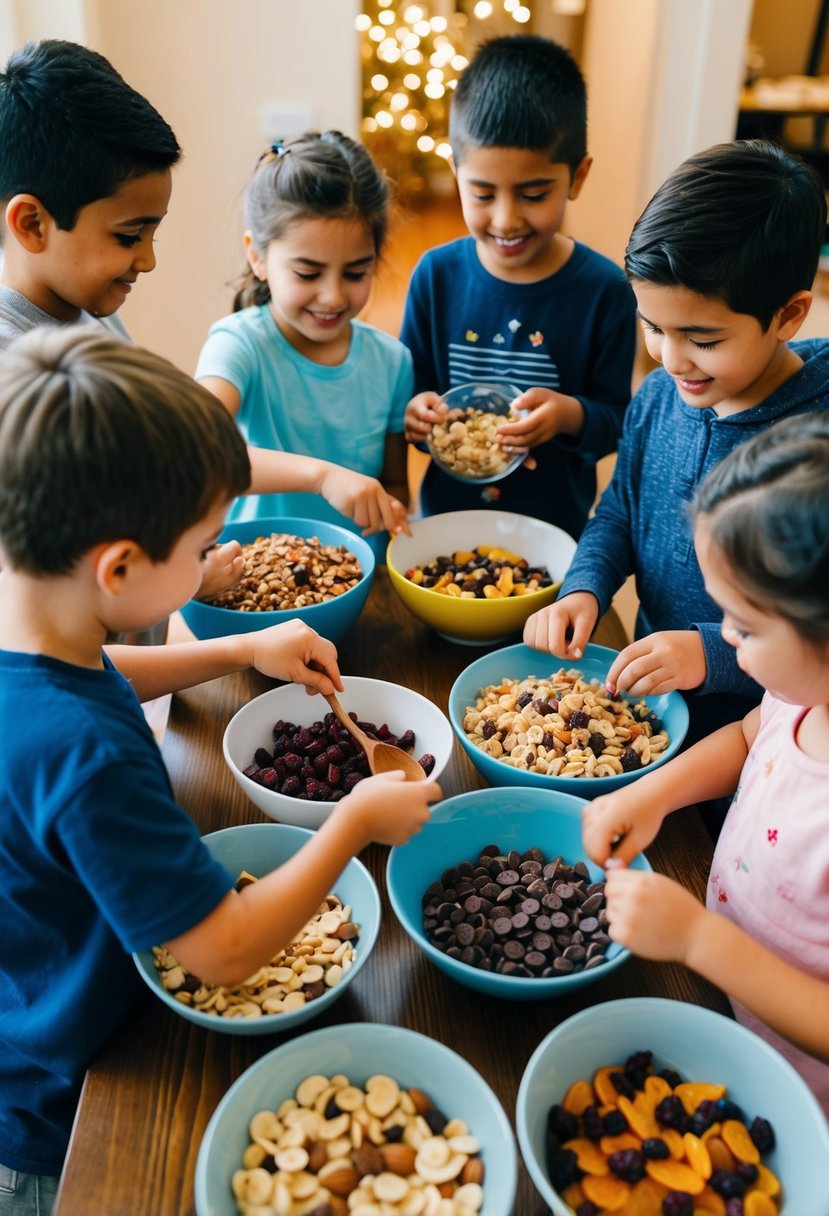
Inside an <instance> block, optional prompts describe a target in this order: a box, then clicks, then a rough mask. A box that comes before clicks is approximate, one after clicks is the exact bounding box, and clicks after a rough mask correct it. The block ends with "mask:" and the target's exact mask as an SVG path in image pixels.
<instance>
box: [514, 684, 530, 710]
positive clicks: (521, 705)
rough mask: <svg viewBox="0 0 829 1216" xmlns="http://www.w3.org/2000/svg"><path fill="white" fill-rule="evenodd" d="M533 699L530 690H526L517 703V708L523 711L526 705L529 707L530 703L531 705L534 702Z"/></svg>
mask: <svg viewBox="0 0 829 1216" xmlns="http://www.w3.org/2000/svg"><path fill="white" fill-rule="evenodd" d="M532 699H533V694H532V693H531V692H530V690H529V689H528V688H527V689H525V690H524V691H523V692H522V693H521V695H520V696H519V697H518V699H517V700H516V702H515V705H516V708H517V709H523V708H524V706H525V705H529V703H530V701H532Z"/></svg>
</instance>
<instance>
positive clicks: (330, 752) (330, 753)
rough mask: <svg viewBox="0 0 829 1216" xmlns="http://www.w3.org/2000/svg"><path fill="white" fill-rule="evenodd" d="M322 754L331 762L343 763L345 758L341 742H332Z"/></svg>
mask: <svg viewBox="0 0 829 1216" xmlns="http://www.w3.org/2000/svg"><path fill="white" fill-rule="evenodd" d="M322 754H323V755H324V756H325V759H326V760H327V762H328V763H329V764H342V762H343V760H345V752H344V751H343V749H342V748H341V747H340V745H339V743H331V744H330V745H329V746H328V747H327V748H326V750H325V751H324V752H323V753H322Z"/></svg>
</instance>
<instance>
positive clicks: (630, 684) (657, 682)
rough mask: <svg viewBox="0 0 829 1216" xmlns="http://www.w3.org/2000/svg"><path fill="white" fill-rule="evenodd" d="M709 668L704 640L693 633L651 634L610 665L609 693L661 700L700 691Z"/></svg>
mask: <svg viewBox="0 0 829 1216" xmlns="http://www.w3.org/2000/svg"><path fill="white" fill-rule="evenodd" d="M706 671H707V666H706V662H705V649H704V647H703V644H702V638H701V637H700V635H699V633H697V631H696V630H694V629H665V630H662V631H661V632H659V633H649V634H648V635H647V637H644V638H639V640H638V641H636V642H633V643H632V644H631V645H630V646H626V647H625V649H624V650H622V651H620V652H619V654H618V655H617V656H616V658H615V659H614V660H613V662H612V663H611V665H610V670H609V671H608V673H607V679H606V680H605V684H606V686H607V690H608V692H611V693H615V692H629V693H632V694H633V696H635V697H648V696H658V695H659V694H661V693H663V692H673V691H674V689H675V688H682V689H690V688H699V687H700V685H701V684H703V683H704V681H705V674H706Z"/></svg>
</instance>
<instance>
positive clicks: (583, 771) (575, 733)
mask: <svg viewBox="0 0 829 1216" xmlns="http://www.w3.org/2000/svg"><path fill="white" fill-rule="evenodd" d="M615 657H616V651H614V650H609V649H608V648H607V647H604V646H594V645H592V644H591V645H589V646H588V647H587V648H586V649H585V652H584V655H583V656H582V658H581V659H580V660H579V662H578V666H577V667H562V666H561V663H560V660H557V659H556V658H555V657H554V656H552V655H549V654H543V653H541V652H540V651H538V650H532V649H531V648H530V647H529V646H524V645H518V646H507V647H505V648H504V649H503V650H496V651H493V652H492V653H491V654H488V655H485V656H484V657H483V658H481V659H478V660H476V662H474V663H471V664H470V666H469V667H467V668H466V669H465V671H463V672H461V674H460V676H458V679H457V680H456V681H455V684H454V685H453V687H452V691H451V693H450V695H449V718H450V721H451V723H452V728H453V730H454V731H455V734H456V735H457V737H458V740H459V741H460V744H461V746H462V747H463V749H464V751H465V752H466V754H467V755H468V756H469V758H470V760H471V761H472V763H473V764H474V766H475V767H476V768H477V770H478V772H479V773H481V775H482V776H483V777H485V778H486V779H487V781H489V783H490V784H491V785H531V786H537V787H538V788H540V789H555V790H560V791H562V792H569V793H575V794H577V795H578V797H581V798H597V797H598V796H599V795H600V794H606V793H608V792H609V791H610V790H614V789H617V788H618V787H619V786H620V785H625V784H627V783H628V782H630V781H635V780H636V778H637V777H639V776H641V774H642V773H644V772H647V771H648V769H649V768H652V767H653V766H654V765H656V764H662V763H664V761H665V760H667V759H669V758H670V757H671V756H673V755H675V753H676V752H677V751H678V749H679V747H680V745H681V743H682V741H683V739H684V738H685V734H686V732H687V730H688V707H687V705H686V704H685V701H684V700H683V699H682V697H681V696H680V694H679V693H678V692H671V693H665V694H663V695H661V696H657V697H639V698H627V697H626V696H624V695H623V694H619V695H613V696H611V695H610V694H609V693H608V691H607V689H606V688H605V685H604V679H605V677H606V675H607V672H608V670H609V668H610V666H611V664H612V662H613V660H614V658H615Z"/></svg>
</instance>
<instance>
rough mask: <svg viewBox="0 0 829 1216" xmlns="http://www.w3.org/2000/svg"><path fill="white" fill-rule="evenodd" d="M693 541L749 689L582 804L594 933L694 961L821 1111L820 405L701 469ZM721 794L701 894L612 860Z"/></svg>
mask: <svg viewBox="0 0 829 1216" xmlns="http://www.w3.org/2000/svg"><path fill="white" fill-rule="evenodd" d="M695 512H696V517H695V518H696V522H695V536H694V540H695V545H696V550H697V555H698V557H699V563H700V566H701V568H702V572H703V575H704V577H705V586H706V589H707V591H708V592H709V594H710V595H711V596H712V597H713V599H714V600H716V602H717V603H718V604H719V606H720V607H721V608H722V610H723V613H724V618H723V626H722V632H723V637H724V638H725V640H726V641H727V642H729V643H730V644H731V645H732V646H734V647H735V649H736V651H737V657H738V662H739V665H740V667H741V668H742V669H743V670H744V671H745V672H747V673H748V674H749V675H751V676H753V677H754V679H755V680H757V681H758V682H759V683H760V684H762V686H763V687H764V688H765V689H766V690H767V691H766V694H765V697H764V698H763V701H762V703H761V704H760V705H759V706H758V707H757V708H756V709H754V710H752V711H751V713H749V714H748V715H747V716H746V717H745V718H744V719H743V721H742V722H734V723H731V724H730V725H729V726H725V727H723V728H722V730H718V731H716V732H715V733H714V734H712V735H709V736H708V738H706V739H704V740H702V742H700V743H698V744H696V745H695V746H694V747H692V748H689V749H688V751H686V752H684V753H683V754H682V755H680V756H678V757H677V758H676V759H674V760H672V761H670V762H669V763H668V764H666V765H664V766H663V767H661V768H659V769H656V770H655V771H654V772H652V773H649V774H647V775H646V776H644V777H642V779H641V780H639V781H636V782H634V783H633V784H631V785H628V786H626V787H625V788H624V789H622V790H619V791H618V792H617V793H614V794H610V795H608V796H607V797H604V798H597V799H596V800H595V801H594V802H593V803H592V804H591V805H590V806H589V808H588V810H587V811H586V813H585V818H584V844H585V849H586V851H587V853H588V854H589V856H590V857H592V858H593V860H594V861H596V862H597V863H598V864H599V865H604V866H605V867H606V868H607V869H608V871H609V874H608V881H607V910H608V916H609V918H610V922H611V923H610V935H611V937H613V938H614V939H615V940H616V941H620V942H622V943H624V944H625V945H626V946H629V947H630V948H631V949H632V950H633V951H635V953H637V954H641V955H644V956H645V957H647V958H653V959H665V960H674V961H677V962H681V963H684V964H685V965H686V966H688V967H692V968H693V969H694V970H695V971H698V972H699V973H700V974H701V975H704V976H705V977H706V978H707V979H709V980H710V981H711V982H712V983H715V984H717V985H719V986H720V987H721V988H722V989H724V990H725V991H726V992H727V993H728V995H729V997H730V998H731V1000H732V1004H733V1006H734V1010H735V1013H736V1015H737V1017H738V1018H739V1019H740V1021H742V1022H744V1023H745V1024H746V1025H748V1026H749V1027H750V1028H751V1029H752V1030H755V1031H756V1032H757V1033H758V1034H760V1035H762V1037H763V1038H765V1039H767V1040H768V1041H769V1042H771V1043H772V1044H773V1045H774V1046H775V1047H776V1048H777V1049H778V1050H780V1051H781V1052H782V1053H783V1054H784V1055H786V1057H787V1058H788V1059H789V1060H790V1061H791V1062H792V1063H793V1064H794V1066H795V1067H796V1068H797V1069H798V1071H799V1072H800V1073H801V1075H802V1076H803V1077H804V1078H805V1079H806V1081H807V1082H808V1083H809V1085H810V1086H811V1087H812V1089H813V1091H814V1092H815V1094H816V1096H817V1098H818V1100H819V1101H820V1103H821V1105H822V1107H823V1110H824V1112H825V1113H827V1114H829V525H827V521H828V520H829V414H827V413H822V414H813V415H809V416H802V417H797V418H791V419H787V420H785V421H783V422H781V423H779V424H777V425H776V426H773V427H770V428H769V430H767V431H764V432H762V433H761V434H759V435H758V436H756V438H754V439H751V440H749V441H748V442H747V443H745V444H744V445H743V446H742V447H740V448H737V449H736V450H735V451H734V452H733V453H732V454H731V455H730V456H728V457H726V459H725V460H723V461H722V463H721V464H719V465H718V466H717V467H716V468H715V469H714V470H713V471H712V473H711V474H710V475H709V476H708V477H707V478H706V479H705V481H704V482H703V483H702V485H701V486H700V489H699V491H698V493H697V499H696V504H695ZM724 795H733V798H732V802H731V806H730V809H729V812H728V816H727V818H726V821H725V825H724V827H723V830H722V834H721V836H720V838H719V842H718V844H717V847H716V852H715V854H714V859H713V862H712V866H711V873H710V875H709V880H708V897H707V906H706V907H703V905H702V904H700V903H699V902H698V901H697V900H696V899H695V898H694V896H692V895H691V894H690V892H688V891H686V890H685V889H684V887H682V886H680V885H679V884H678V883H675V882H673V881H671V880H670V879H668V878H665V877H664V876H663V875H661V874H648V873H643V872H642V871H637V870H628V869H625V868H624V863H625V862H627V861H629V860H630V859H631V858H632V857H633V856H634V855H635V854H636V853H638V852H639V850H640V849H643V848H645V847H646V846H647V845H648V844H650V843H651V841H652V840H653V838H654V836H655V835H656V833H657V831H658V830H659V826H660V824H661V823H662V820H663V819H664V817H665V816H666V815H667V814H668V813H669V812H671V811H675V810H678V809H679V808H681V807H684V806H687V805H690V804H692V803H695V802H700V801H703V800H705V799H709V798H719V797H722V796H724Z"/></svg>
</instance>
